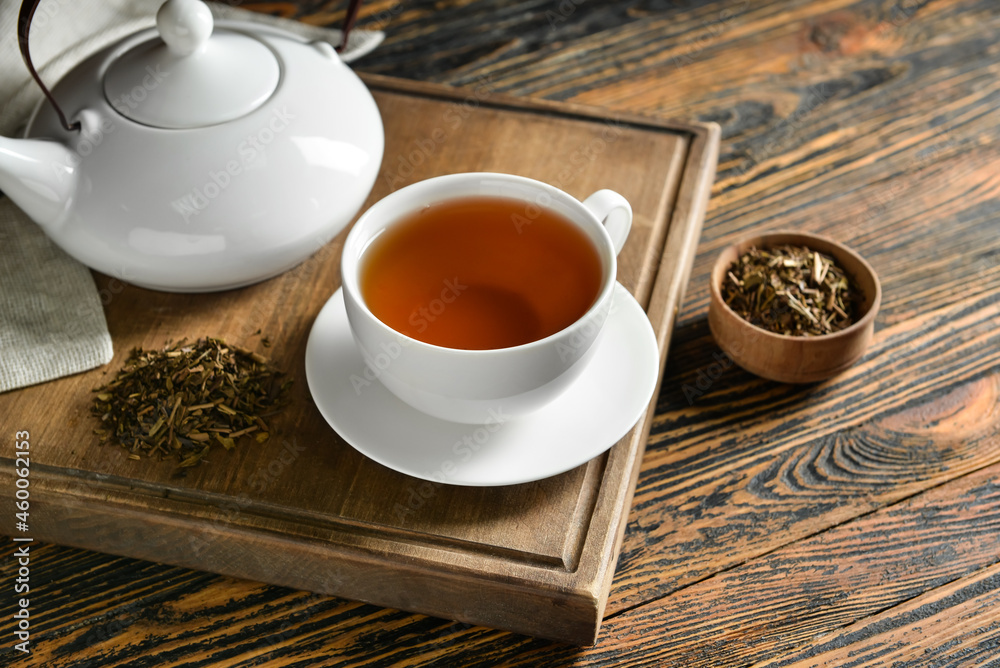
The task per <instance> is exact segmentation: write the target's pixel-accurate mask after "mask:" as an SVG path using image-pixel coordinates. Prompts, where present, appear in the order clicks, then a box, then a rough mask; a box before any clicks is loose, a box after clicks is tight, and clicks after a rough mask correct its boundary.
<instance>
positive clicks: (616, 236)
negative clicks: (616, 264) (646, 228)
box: [583, 190, 632, 255]
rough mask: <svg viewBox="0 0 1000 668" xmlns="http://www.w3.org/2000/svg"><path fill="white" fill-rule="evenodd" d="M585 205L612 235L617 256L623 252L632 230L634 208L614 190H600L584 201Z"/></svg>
mask: <svg viewBox="0 0 1000 668" xmlns="http://www.w3.org/2000/svg"><path fill="white" fill-rule="evenodd" d="M583 205H584V206H585V207H587V208H588V209H590V211H591V212H592V213H593V214H594V215H595V216H597V219H598V220H599V221H601V223H603V224H604V227H605V228H606V229H607V230H608V234H609V235H611V243H612V244H614V247H615V255H618V253H620V252H621V250H622V246H624V245H625V240H626V239H628V232H629V230H630V229H632V207H631V206H630V205H629V203H628V200H627V199H625V198H624V197H622V196H621V195H619V194H618V193H616V192H615V191H614V190H598V191H597V192H596V193H594V194H593V195H591V196H590V197H588V198H587V199H585V200H583Z"/></svg>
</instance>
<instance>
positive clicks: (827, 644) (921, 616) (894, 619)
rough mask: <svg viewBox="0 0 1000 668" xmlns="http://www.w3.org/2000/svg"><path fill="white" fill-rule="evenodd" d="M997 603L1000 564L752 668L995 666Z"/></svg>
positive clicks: (999, 629)
mask: <svg viewBox="0 0 1000 668" xmlns="http://www.w3.org/2000/svg"><path fill="white" fill-rule="evenodd" d="M998 605H1000V566H996V565H994V566H991V567H989V568H985V569H983V570H981V571H977V572H975V573H973V574H972V575H969V576H968V577H965V578H962V579H960V580H956V581H955V582H952V583H950V584H948V585H945V586H943V587H938V588H936V589H934V590H932V591H930V592H928V593H927V594H924V595H922V596H918V597H916V598H914V599H912V600H910V601H907V602H906V603H903V604H900V605H898V606H896V607H894V608H891V609H890V610H887V611H886V612H884V613H881V614H879V615H874V616H872V617H871V618H869V619H865V620H864V621H860V622H857V623H855V624H852V625H850V626H848V627H847V628H845V629H843V630H841V631H839V632H837V633H831V634H826V635H824V636H823V637H821V638H819V639H817V640H814V641H813V642H812V643H810V645H811V646H810V647H808V648H805V649H800V650H798V651H796V652H795V653H794V654H790V655H787V656H784V657H782V658H781V659H779V660H776V661H773V662H765V663H759V664H754V666H753V668H769V667H770V668H778V666H782V667H785V668H839V667H841V666H847V665H873V664H874V665H879V664H881V665H891V666H897V667H899V668H902V667H904V666H914V667H915V666H927V665H930V666H954V667H955V668H965V667H968V668H972V667H973V666H976V667H983V668H996V666H998V665H1000V658H998V657H1000V624H998V623H997V621H996V612H995V611H996V607H997V606H998Z"/></svg>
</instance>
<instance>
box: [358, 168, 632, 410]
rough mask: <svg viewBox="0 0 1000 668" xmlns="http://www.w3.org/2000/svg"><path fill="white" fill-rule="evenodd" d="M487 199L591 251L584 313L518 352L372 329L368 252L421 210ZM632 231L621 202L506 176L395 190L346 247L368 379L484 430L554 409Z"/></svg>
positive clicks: (447, 179)
mask: <svg viewBox="0 0 1000 668" xmlns="http://www.w3.org/2000/svg"><path fill="white" fill-rule="evenodd" d="M474 196H487V197H505V198H513V199H517V200H521V201H523V202H524V204H525V207H527V208H528V209H530V207H534V206H537V207H541V208H544V209H549V210H552V211H555V212H556V213H559V214H562V216H564V217H565V218H567V219H569V220H570V221H572V222H573V223H574V224H576V225H577V226H579V228H580V229H581V230H583V231H584V232H585V233H586V235H587V236H588V237H589V239H590V240H591V242H593V244H594V247H595V248H596V249H597V251H598V254H599V256H600V259H601V266H602V280H601V287H600V290H599V292H598V296H597V298H596V300H595V302H594V304H593V305H592V306H591V307H590V309H589V310H588V311H587V312H586V313H585V314H584V315H583V316H581V317H580V318H579V319H577V321H576V322H574V323H573V324H572V325H570V326H568V327H566V328H565V329H563V330H561V331H558V332H556V333H555V334H552V335H550V336H547V337H545V338H543V339H539V340H537V341H532V342H530V343H525V344H523V345H519V346H514V347H510V348H500V349H494V350H461V349H455V348H445V347H442V346H436V345H431V344H428V343H424V342H422V341H418V340H416V339H413V338H411V337H409V336H406V335H404V334H401V333H399V332H397V331H395V330H394V329H392V328H390V327H389V326H388V325H386V324H384V323H383V322H382V321H381V320H379V319H378V318H377V317H376V316H375V315H374V314H373V313H372V312H371V311H370V310H369V308H368V306H367V305H366V304H365V301H364V299H363V297H362V293H361V288H360V282H359V273H360V272H359V268H360V264H361V262H360V261H361V257H362V254H363V253H364V252H365V249H366V248H367V247H368V245H369V243H370V242H371V241H372V240H373V239H374V238H375V237H376V236H377V235H378V234H380V233H381V232H383V231H384V230H385V229H386V228H388V227H391V226H392V225H393V224H395V223H397V222H398V221H399V220H400V219H403V218H405V217H406V216H407V215H408V214H410V213H412V212H414V211H418V210H420V209H421V208H423V207H425V206H427V205H429V204H433V203H435V202H440V201H444V200H450V199H453V198H462V197H474ZM631 225H632V209H631V207H630V206H629V203H628V201H627V200H625V198H624V197H622V196H621V195H619V194H618V193H615V192H613V191H611V190H599V191H597V192H595V193H594V194H592V195H591V196H590V197H588V198H587V199H586V200H584V201H583V202H580V201H579V200H577V199H575V198H573V197H571V196H570V195H568V194H566V193H565V192H563V191H561V190H559V189H558V188H555V187H553V186H550V185H548V184H545V183H542V182H540V181H535V180H533V179H528V178H524V177H521V176H513V175H510V174H496V173H487V172H482V173H464V174H451V175H447V176H439V177H435V178H432V179H427V180H426V181H421V182H419V183H414V184H412V185H410V186H407V187H405V188H402V189H400V190H398V191H396V192H394V193H392V194H390V195H388V196H387V197H385V198H384V199H382V200H380V201H379V202H377V203H376V204H375V205H374V206H372V207H371V208H370V209H368V211H366V212H365V213H364V214H363V215H362V216H361V218H360V219H358V221H357V223H355V225H354V228H353V229H352V230H351V232H350V234H349V235H348V236H347V240H346V242H345V245H344V253H343V258H342V260H341V278H342V282H343V294H344V302H345V304H346V307H347V317H348V320H349V322H350V326H351V333H352V334H353V336H354V341H355V343H356V344H357V346H358V349H359V350H360V352H361V355H362V357H363V358H364V360H365V363H366V365H368V367H369V369H370V371H371V372H372V373H373V374H374V375H375V376H376V377H377V378H378V379H379V380H380V381H381V382H382V384H383V385H385V387H386V388H388V389H389V391H391V392H392V393H393V394H395V395H396V396H397V397H399V398H400V399H402V400H403V401H404V402H406V403H407V404H409V405H411V406H413V407H414V408H416V409H417V410H419V411H422V412H424V413H427V414H429V415H432V416H434V417H437V418H441V419H443V420H449V421H452V422H463V423H468V424H486V423H490V422H496V421H498V420H500V421H502V420H504V419H507V418H516V417H518V416H521V415H525V414H527V413H530V412H532V411H535V410H537V409H539V408H541V407H542V406H544V405H545V404H547V403H549V402H550V401H552V400H553V399H555V398H556V397H557V396H559V394H561V393H562V392H563V391H564V390H565V389H566V388H567V387H569V386H570V384H571V383H572V382H573V380H575V379H576V378H577V377H578V376H579V375H580V372H581V371H582V370H583V368H584V367H585V365H586V363H587V362H588V360H589V358H590V355H591V353H592V352H593V350H594V342H595V341H596V340H597V338H598V336H599V335H600V333H601V331H602V329H603V327H604V323H605V321H606V320H607V317H608V313H609V312H610V310H611V301H612V296H613V294H614V287H615V277H616V273H617V260H616V256H617V255H618V252H619V251H620V250H621V248H622V246H623V245H624V244H625V239H626V238H627V237H628V233H629V229H630V228H631Z"/></svg>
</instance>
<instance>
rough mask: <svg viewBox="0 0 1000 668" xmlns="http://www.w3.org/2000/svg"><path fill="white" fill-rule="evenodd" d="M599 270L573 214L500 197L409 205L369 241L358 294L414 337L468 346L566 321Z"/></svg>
mask: <svg viewBox="0 0 1000 668" xmlns="http://www.w3.org/2000/svg"><path fill="white" fill-rule="evenodd" d="M528 209H530V211H529V210H528ZM529 214H533V217H532V216H530V215H529ZM601 279H602V268H601V258H600V256H599V255H598V251H597V248H596V247H595V246H594V244H593V242H592V241H591V240H590V239H589V238H588V237H587V235H586V233H585V232H583V231H582V230H580V229H579V228H578V227H577V226H576V225H575V224H574V223H572V222H571V221H570V220H568V219H566V218H564V217H563V216H562V215H561V214H558V213H556V212H554V211H549V210H547V209H544V208H540V207H535V206H533V205H528V204H526V203H525V202H523V201H520V200H515V199H507V198H500V197H467V198H460V199H454V200H449V201H446V202H441V203H436V204H432V205H430V206H427V207H425V208H423V209H422V210H420V211H418V212H415V213H413V214H410V215H409V216H408V217H407V218H405V219H403V220H401V221H398V222H397V223H396V224H394V225H393V226H392V227H390V228H389V229H387V230H386V231H385V232H383V233H382V234H380V235H378V236H377V237H376V238H375V239H374V240H373V241H372V242H371V244H370V245H369V246H368V248H367V249H366V250H365V251H364V255H363V257H362V259H361V271H360V283H361V294H362V297H363V298H364V300H365V303H366V304H367V305H368V308H369V309H370V310H371V312H372V313H373V314H375V316H376V317H377V318H378V319H379V320H381V321H382V322H384V323H385V324H386V325H388V326H389V327H391V328H393V329H394V330H396V331H398V332H401V333H403V334H406V335H407V336H410V337H412V338H414V339H417V340H419V341H424V342H425V343H431V344H434V345H438V346H444V347H448V348H462V349H467V350H486V349H494V348H508V347H511V346H517V345H521V344H524V343H529V342H531V341H536V340H538V339H542V338H545V337H547V336H549V335H551V334H554V333H556V332H558V331H560V330H561V329H564V328H565V327H567V326H569V325H571V324H572V323H574V322H576V321H577V320H578V319H579V318H580V317H581V316H582V315H583V314H584V313H586V312H587V310H588V309H589V308H590V307H591V306H592V305H593V304H594V302H595V301H596V299H597V295H598V292H599V291H600V288H601Z"/></svg>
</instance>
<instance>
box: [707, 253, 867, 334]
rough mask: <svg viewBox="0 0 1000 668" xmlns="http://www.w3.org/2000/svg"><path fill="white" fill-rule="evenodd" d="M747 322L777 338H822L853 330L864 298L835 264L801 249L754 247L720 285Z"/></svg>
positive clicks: (733, 306) (829, 259)
mask: <svg viewBox="0 0 1000 668" xmlns="http://www.w3.org/2000/svg"><path fill="white" fill-rule="evenodd" d="M722 297H723V299H724V300H725V302H726V304H728V305H729V308H731V309H733V311H735V312H736V313H737V314H738V315H739V316H740V317H742V318H743V319H744V320H746V321H747V322H749V323H751V324H753V325H756V326H757V327H761V328H763V329H766V330H768V331H770V332H775V333H777V334H787V335H791V336H819V335H822V334H830V333H833V332H836V331H839V330H841V329H844V328H845V327H848V326H850V325H852V324H853V323H854V322H855V320H856V318H857V311H858V310H859V306H860V302H861V294H860V292H859V291H858V289H857V287H856V286H854V285H853V283H852V282H851V280H850V279H849V278H848V276H847V274H845V273H844V271H843V269H841V268H840V267H839V266H837V264H836V262H834V260H833V258H831V257H830V256H829V255H824V254H823V253H818V252H816V251H813V250H810V249H809V248H805V247H803V246H789V245H785V246H777V247H775V248H768V249H758V248H753V247H751V248H750V250H749V251H747V252H746V253H745V254H743V255H742V256H741V257H740V258H739V259H738V260H737V261H736V262H734V263H733V264H732V265H731V266H730V268H729V272H728V273H727V274H726V278H725V280H723V282H722Z"/></svg>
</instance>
